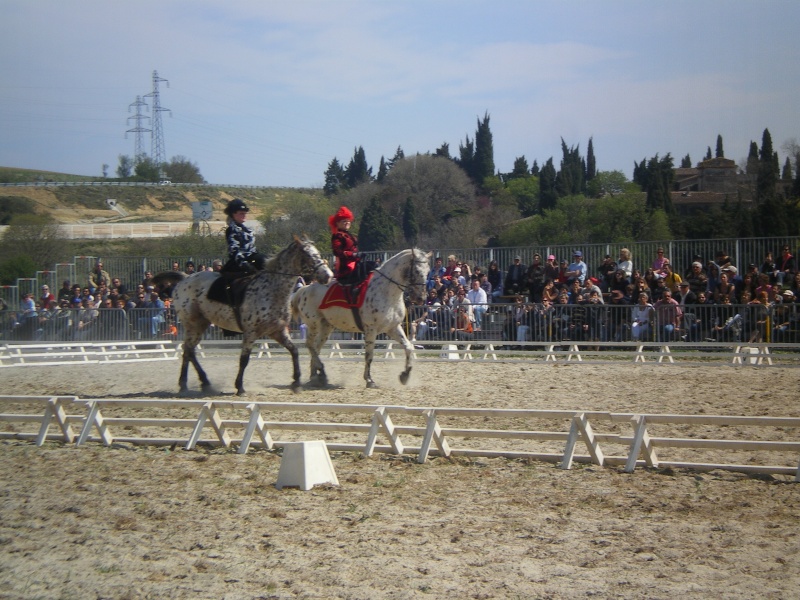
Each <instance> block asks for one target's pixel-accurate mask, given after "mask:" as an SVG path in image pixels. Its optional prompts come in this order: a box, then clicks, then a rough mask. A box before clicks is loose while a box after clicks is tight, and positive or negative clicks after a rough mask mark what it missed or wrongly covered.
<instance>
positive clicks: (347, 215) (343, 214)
mask: <svg viewBox="0 0 800 600" xmlns="http://www.w3.org/2000/svg"><path fill="white" fill-rule="evenodd" d="M354 218H355V217H354V216H353V212H352V211H351V210H350V209H349V208H347V207H346V206H340V207H339V210H338V211H337V213H336V214H335V215H331V216H330V217H328V224H329V225H330V226H331V231H332V232H333V233H336V223H338V222H339V221H344V220H345V219H346V220H348V221H352V220H353V219H354Z"/></svg>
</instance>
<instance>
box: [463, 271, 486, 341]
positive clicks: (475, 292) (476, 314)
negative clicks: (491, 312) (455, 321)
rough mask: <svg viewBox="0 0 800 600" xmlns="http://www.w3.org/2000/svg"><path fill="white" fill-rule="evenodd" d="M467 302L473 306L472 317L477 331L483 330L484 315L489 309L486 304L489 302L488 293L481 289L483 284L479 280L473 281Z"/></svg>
mask: <svg viewBox="0 0 800 600" xmlns="http://www.w3.org/2000/svg"><path fill="white" fill-rule="evenodd" d="M467 300H469V302H470V305H471V306H472V317H473V320H474V322H475V329H481V327H482V326H483V315H484V314H485V313H486V309H487V308H488V307H487V306H486V304H487V303H488V302H489V299H488V297H487V296H486V291H485V290H484V289H483V288H482V287H481V282H480V281H479V280H477V279H473V280H472V287H471V288H470V290H469V291H468V292H467Z"/></svg>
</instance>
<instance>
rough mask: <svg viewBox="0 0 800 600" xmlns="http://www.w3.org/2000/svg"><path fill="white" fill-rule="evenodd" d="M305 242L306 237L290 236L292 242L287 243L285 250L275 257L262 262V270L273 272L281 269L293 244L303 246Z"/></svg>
mask: <svg viewBox="0 0 800 600" xmlns="http://www.w3.org/2000/svg"><path fill="white" fill-rule="evenodd" d="M306 241H308V238H307V237H302V238H300V237H298V236H296V235H295V236H292V241H291V242H290V243H289V245H288V246H286V248H284V249H283V250H281V251H280V252H278V253H277V254H276V255H275V256H271V257H269V258H267V260H266V261H265V262H264V269H263V270H264V271H272V272H274V271H276V270H277V269H279V268H281V267H282V266H283V264H284V259H285V257H286V255H287V254H288V253H289V252H290V251H291V250H292V248H294V246H295V244H304V243H305V242H306Z"/></svg>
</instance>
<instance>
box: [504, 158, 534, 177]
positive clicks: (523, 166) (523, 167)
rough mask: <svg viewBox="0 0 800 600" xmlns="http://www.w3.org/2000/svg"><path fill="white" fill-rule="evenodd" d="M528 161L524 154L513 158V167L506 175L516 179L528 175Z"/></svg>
mask: <svg viewBox="0 0 800 600" xmlns="http://www.w3.org/2000/svg"><path fill="white" fill-rule="evenodd" d="M528 171H529V169H528V161H527V160H526V159H525V156H524V155H523V156H520V157H517V158H515V159H514V168H513V170H512V171H511V173H510V174H509V175H508V178H509V179H516V178H519V177H529V176H530V173H529V172H528Z"/></svg>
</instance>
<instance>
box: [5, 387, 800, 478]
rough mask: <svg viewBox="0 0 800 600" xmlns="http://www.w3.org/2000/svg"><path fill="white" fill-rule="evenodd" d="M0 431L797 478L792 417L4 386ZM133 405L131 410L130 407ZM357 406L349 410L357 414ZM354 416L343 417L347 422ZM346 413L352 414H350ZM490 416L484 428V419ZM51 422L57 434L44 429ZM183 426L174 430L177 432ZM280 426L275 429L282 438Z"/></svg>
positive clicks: (41, 438)
mask: <svg viewBox="0 0 800 600" xmlns="http://www.w3.org/2000/svg"><path fill="white" fill-rule="evenodd" d="M0 406H2V413H0V424H2V430H1V431H0V439H6V440H9V439H10V440H29V441H35V443H36V444H37V445H39V446H41V445H43V444H44V443H45V442H48V441H50V442H61V443H67V444H76V445H78V446H81V445H83V444H86V443H91V442H97V443H102V444H103V445H105V446H112V445H114V444H134V445H156V446H173V447H175V446H181V447H183V448H185V449H186V450H193V449H195V448H196V447H197V446H198V445H204V446H211V447H224V448H230V449H236V451H237V452H238V453H240V454H244V453H246V452H248V450H249V449H250V448H261V449H267V450H274V449H280V448H282V447H284V445H285V444H286V443H289V442H293V441H298V439H300V440H302V438H303V437H304V436H306V435H308V434H309V433H310V432H313V435H314V437H315V438H318V437H321V436H326V437H327V439H326V440H323V441H325V443H326V445H327V447H328V449H329V450H332V451H342V452H360V453H362V454H363V455H364V456H372V455H373V454H374V453H376V452H380V453H390V454H395V455H404V454H410V455H416V459H417V461H418V462H420V463H424V462H426V461H427V460H428V459H429V458H430V457H431V456H442V457H458V456H463V457H492V458H498V457H505V458H510V459H523V460H538V461H544V462H551V463H555V464H557V465H558V466H559V467H560V468H562V469H570V468H571V467H572V466H573V464H574V463H585V464H595V465H598V466H612V467H622V468H623V469H624V471H625V472H628V473H632V472H633V471H634V470H635V469H636V468H639V467H651V468H685V469H692V470H699V471H711V470H717V469H719V470H727V471H735V472H742V473H751V474H753V473H757V474H769V475H781V476H788V477H791V478H793V480H794V481H795V482H797V481H800V462H799V461H798V457H799V456H800V418H793V417H749V416H729V415H674V414H636V413H612V412H596V411H563V410H558V411H555V410H536V409H489V408H479V409H478V408H451V407H446V408H441V407H440V408H436V407H409V406H376V405H365V404H305V403H284V402H261V403H254V402H247V401H224V402H208V401H204V400H186V399H183V400H160V399H114V398H107V399H92V400H88V401H85V400H81V399H80V398H78V397H76V396H0ZM133 415H135V416H133ZM354 415H355V416H356V417H357V418H356V419H354ZM348 419H349V420H351V421H348ZM353 421H354V422H353ZM487 424H489V425H490V426H491V428H487ZM51 428H52V429H55V430H56V431H55V432H51V431H50V430H51ZM181 432H182V433H181ZM277 436H281V437H280V438H278V437H277Z"/></svg>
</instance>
